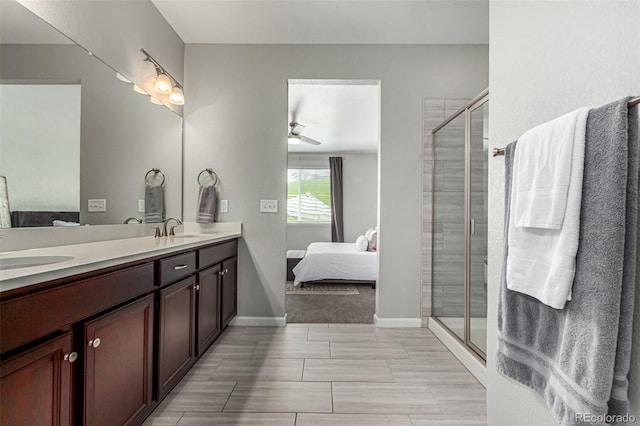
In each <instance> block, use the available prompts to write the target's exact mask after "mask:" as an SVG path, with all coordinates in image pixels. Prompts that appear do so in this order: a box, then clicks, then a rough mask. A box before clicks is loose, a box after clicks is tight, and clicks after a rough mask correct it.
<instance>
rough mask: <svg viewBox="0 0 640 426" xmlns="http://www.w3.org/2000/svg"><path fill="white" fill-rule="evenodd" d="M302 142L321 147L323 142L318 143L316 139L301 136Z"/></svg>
mask: <svg viewBox="0 0 640 426" xmlns="http://www.w3.org/2000/svg"><path fill="white" fill-rule="evenodd" d="M300 140H301V141H302V142H306V143H310V144H311V145H320V143H321V142H318V141H317V140H315V139H311V138H308V137H306V136H300Z"/></svg>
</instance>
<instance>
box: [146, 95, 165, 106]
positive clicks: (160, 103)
mask: <svg viewBox="0 0 640 426" xmlns="http://www.w3.org/2000/svg"><path fill="white" fill-rule="evenodd" d="M149 101H150V102H151V103H152V104H156V105H164V104H163V103H162V102H160V101H159V100H157V99H156V98H154V97H153V96H149Z"/></svg>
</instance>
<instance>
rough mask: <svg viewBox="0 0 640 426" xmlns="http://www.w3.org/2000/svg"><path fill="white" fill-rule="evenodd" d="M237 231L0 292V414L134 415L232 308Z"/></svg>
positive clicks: (125, 419)
mask: <svg viewBox="0 0 640 426" xmlns="http://www.w3.org/2000/svg"><path fill="white" fill-rule="evenodd" d="M236 256H237V240H235V239H233V240H228V241H225V242H222V243H217V244H211V245H209V246H204V247H196V248H193V249H191V250H184V251H182V252H179V253H177V254H172V255H165V256H156V257H152V258H149V259H144V260H139V261H136V262H131V263H128V264H125V265H121V266H113V267H109V268H108V269H106V270H103V271H92V272H87V273H83V274H82V275H81V276H75V277H68V278H64V279H60V280H57V281H52V282H44V283H41V284H37V285H36V286H35V287H31V288H24V289H18V290H16V291H7V292H3V293H2V294H0V330H1V333H0V352H1V359H2V362H1V364H0V395H1V397H0V424H2V425H5V424H7V425H9V424H10V425H36V424H37V425H41V424H42V425H45V424H46V425H70V424H85V425H118V424H132V425H139V424H141V423H142V422H143V421H144V419H145V418H146V417H147V416H148V415H149V414H150V413H151V411H153V409H154V408H155V407H156V406H157V404H158V403H159V402H160V401H161V400H162V399H163V398H164V397H165V396H166V395H167V394H168V393H169V392H170V391H171V389H172V388H173V387H174V386H175V385H176V384H177V383H178V382H179V381H180V379H182V377H184V375H185V374H186V373H187V371H188V370H189V369H190V368H191V367H192V366H193V364H194V363H195V362H196V360H197V357H199V356H201V355H202V354H203V353H204V352H205V351H206V349H207V348H208V347H209V346H210V345H211V344H212V343H213V341H214V340H215V339H216V338H217V337H218V336H219V335H220V333H221V332H222V330H223V329H224V327H226V326H227V324H228V323H229V321H230V320H231V319H232V318H233V317H234V316H235V314H236V310H237V309H236V306H237V260H236Z"/></svg>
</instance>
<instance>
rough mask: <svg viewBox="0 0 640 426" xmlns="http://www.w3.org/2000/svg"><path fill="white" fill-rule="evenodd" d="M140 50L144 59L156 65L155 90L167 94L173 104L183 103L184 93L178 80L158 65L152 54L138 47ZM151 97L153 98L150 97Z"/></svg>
mask: <svg viewBox="0 0 640 426" xmlns="http://www.w3.org/2000/svg"><path fill="white" fill-rule="evenodd" d="M140 51H141V52H142V53H143V54H144V55H145V56H146V58H145V59H144V60H145V61H148V62H151V63H152V64H153V66H155V67H156V74H157V76H156V79H155V82H154V88H155V90H156V92H158V93H161V94H163V95H169V102H170V103H172V104H173V105H184V93H183V91H182V85H181V84H180V83H178V80H176V79H175V78H174V77H173V76H172V75H171V74H169V73H168V72H167V70H165V69H164V68H163V67H162V65H160V64H159V63H158V61H156V60H155V59H154V58H153V56H151V55H149V54H148V53H147V52H146V51H145V50H144V49H140ZM152 99H154V98H153V97H152ZM156 100H157V99H156ZM152 102H153V101H152Z"/></svg>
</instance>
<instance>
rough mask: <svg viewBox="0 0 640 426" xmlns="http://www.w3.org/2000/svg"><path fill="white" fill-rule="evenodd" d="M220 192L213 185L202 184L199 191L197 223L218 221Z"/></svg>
mask: <svg viewBox="0 0 640 426" xmlns="http://www.w3.org/2000/svg"><path fill="white" fill-rule="evenodd" d="M217 208H218V193H217V191H216V187H215V186H213V185H209V186H200V191H199V193H198V211H197V212H196V222H197V223H213V222H215V221H216V213H217V211H216V210H217Z"/></svg>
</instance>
